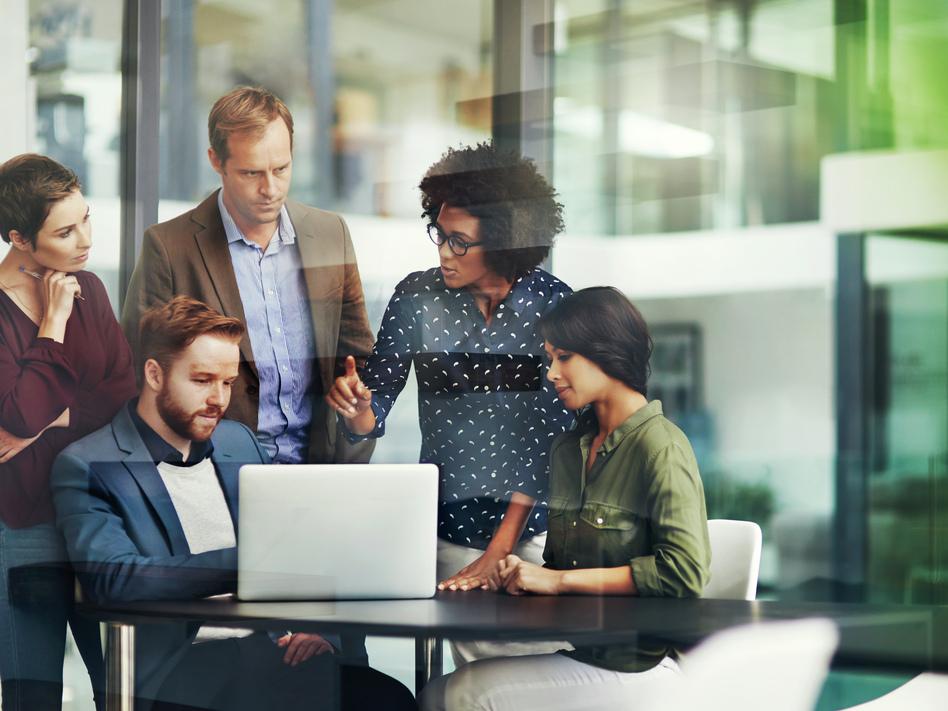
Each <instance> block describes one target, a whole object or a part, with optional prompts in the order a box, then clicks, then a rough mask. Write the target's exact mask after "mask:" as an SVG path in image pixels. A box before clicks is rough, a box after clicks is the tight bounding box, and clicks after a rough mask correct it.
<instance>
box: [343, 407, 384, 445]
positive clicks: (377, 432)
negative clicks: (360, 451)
mask: <svg viewBox="0 0 948 711" xmlns="http://www.w3.org/2000/svg"><path fill="white" fill-rule="evenodd" d="M369 407H371V408H372V412H373V413H374V414H375V429H374V430H372V431H371V432H368V433H366V434H364V435H360V434H355V433H354V432H352V430H350V429H349V424H348V422H347V421H346V418H345V417H343V416H342V415H340V414H339V413H338V412H337V413H336V419H337V421H338V423H339V429H340V430H341V431H342V433H343V434H344V435H345V437H346V439H347V440H349V444H358V443H359V442H364V441H365V440H367V439H378V438H379V437H381V436H382V435H384V434H385V418H384V417H382V416H381V414H380V412H379V408H378V407H376V406H375V402H374V401H373V402H372V403H371V405H369Z"/></svg>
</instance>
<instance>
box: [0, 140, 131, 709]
mask: <svg viewBox="0 0 948 711" xmlns="http://www.w3.org/2000/svg"><path fill="white" fill-rule="evenodd" d="M89 219H90V218H89V206H88V205H87V204H86V201H85V199H84V198H83V196H82V193H81V191H80V186H79V180H78V178H77V176H76V174H75V173H73V172H72V171H71V170H69V169H68V168H66V167H65V166H62V165H60V164H59V163H57V162H56V161H54V160H52V159H51V158H47V157H45V156H41V155H36V154H24V155H19V156H16V157H15V158H12V159H10V160H8V161H7V162H6V163H4V164H3V165H0V237H2V238H3V240H4V241H5V242H7V243H8V244H9V245H10V249H9V251H8V252H7V254H6V255H5V256H4V258H3V260H2V261H0V680H2V690H3V708H4V709H5V710H6V709H10V710H11V711H16V710H18V709H24V710H26V709H29V711H44V710H45V709H59V708H61V706H62V669H63V656H64V649H65V637H66V624H67V622H68V623H69V625H70V627H71V629H72V633H73V637H74V638H75V640H76V644H77V646H78V648H79V652H80V653H81V654H82V657H83V660H84V661H85V663H86V667H87V668H88V670H89V673H90V676H91V678H92V687H93V690H94V692H95V694H96V702H97V705H102V704H104V693H103V692H104V682H105V679H104V674H105V673H104V666H103V662H102V649H101V644H100V641H99V626H98V624H97V623H95V622H93V621H91V620H84V619H80V618H78V617H77V616H76V614H75V613H74V610H73V575H72V571H71V569H70V568H69V566H68V565H67V564H66V561H67V560H68V559H67V555H66V550H65V547H64V543H63V540H62V536H61V535H60V534H59V532H58V531H57V530H56V527H55V523H54V521H55V512H54V509H53V502H52V498H51V493H50V488H49V473H50V468H51V466H52V463H53V459H55V457H56V455H57V454H58V453H59V452H60V450H62V449H63V448H64V447H66V446H67V445H68V444H70V443H72V442H74V441H75V440H77V439H79V438H80V437H83V436H85V435H87V434H89V433H90V432H93V431H95V430H97V429H98V428H100V427H102V426H103V425H104V424H106V423H107V422H109V421H110V420H111V419H112V417H113V416H114V415H115V413H116V412H117V411H118V409H119V408H120V407H121V406H122V405H124V404H125V402H126V401H127V400H128V399H129V398H130V397H132V396H133V395H134V394H135V373H134V370H133V367H132V356H131V352H130V350H129V347H128V343H127V342H126V341H125V337H124V336H123V335H122V331H121V329H120V328H119V325H118V323H117V322H116V319H115V315H114V314H113V312H112V307H111V305H110V304H109V298H108V295H107V294H106V291H105V287H104V286H103V285H102V282H101V281H99V279H98V278H97V277H96V276H95V275H94V274H92V273H91V272H87V271H84V269H85V267H86V263H87V261H88V258H89V250H90V248H91V246H92V235H91V228H90V223H89Z"/></svg>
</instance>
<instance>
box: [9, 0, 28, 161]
mask: <svg viewBox="0 0 948 711" xmlns="http://www.w3.org/2000/svg"><path fill="white" fill-rule="evenodd" d="M0 17H3V22H0V67H3V70H2V71H0V96H2V97H3V105H4V109H5V110H4V112H3V121H2V123H0V126H2V130H0V162H2V161H5V160H7V159H8V158H11V157H12V156H15V155H17V154H18V153H23V152H25V151H27V150H28V149H29V147H30V145H31V141H30V130H31V127H32V114H31V112H32V111H33V110H34V106H35V104H36V102H35V101H32V100H31V99H32V92H31V89H30V86H31V85H30V80H29V66H28V65H27V62H26V50H27V37H28V32H27V0H0Z"/></svg>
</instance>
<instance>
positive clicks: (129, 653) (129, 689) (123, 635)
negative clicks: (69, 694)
mask: <svg viewBox="0 0 948 711" xmlns="http://www.w3.org/2000/svg"><path fill="white" fill-rule="evenodd" d="M105 673H106V679H105V684H106V686H105V708H106V711H134V708H133V707H134V703H135V701H134V698H135V628H134V627H133V626H132V625H122V624H118V623H116V622H109V623H108V625H107V626H106V638H105Z"/></svg>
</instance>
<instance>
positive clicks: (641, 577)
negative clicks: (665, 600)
mask: <svg viewBox="0 0 948 711" xmlns="http://www.w3.org/2000/svg"><path fill="white" fill-rule="evenodd" d="M629 566H631V568H632V580H633V581H634V582H635V589H636V590H637V591H638V594H639V595H641V596H642V597H658V596H660V595H661V594H662V581H661V579H660V578H659V577H658V568H657V567H656V565H655V556H653V555H643V556H641V557H639V558H633V559H632V560H631V561H629Z"/></svg>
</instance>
